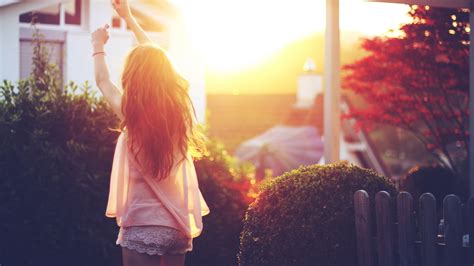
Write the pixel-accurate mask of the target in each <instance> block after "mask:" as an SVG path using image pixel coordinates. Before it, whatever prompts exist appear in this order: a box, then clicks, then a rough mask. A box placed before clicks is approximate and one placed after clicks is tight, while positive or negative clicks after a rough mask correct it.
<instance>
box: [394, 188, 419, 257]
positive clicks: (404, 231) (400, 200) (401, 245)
mask: <svg viewBox="0 0 474 266" xmlns="http://www.w3.org/2000/svg"><path fill="white" fill-rule="evenodd" d="M397 216H398V219H397V220H398V252H399V254H400V263H399V265H400V266H412V265H415V255H414V247H415V246H414V243H415V230H414V221H413V197H412V196H411V194H410V193H408V192H405V191H403V192H400V194H398V196H397Z"/></svg>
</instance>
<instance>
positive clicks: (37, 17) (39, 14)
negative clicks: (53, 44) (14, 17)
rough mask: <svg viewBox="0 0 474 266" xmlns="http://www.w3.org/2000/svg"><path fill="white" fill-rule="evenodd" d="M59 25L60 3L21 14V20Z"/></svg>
mask: <svg viewBox="0 0 474 266" xmlns="http://www.w3.org/2000/svg"><path fill="white" fill-rule="evenodd" d="M33 21H34V22H36V23H41V24H52V25H59V5H54V6H49V7H46V8H42V9H39V10H35V11H33V12H28V13H24V14H21V15H20V22H25V23H31V22H33Z"/></svg>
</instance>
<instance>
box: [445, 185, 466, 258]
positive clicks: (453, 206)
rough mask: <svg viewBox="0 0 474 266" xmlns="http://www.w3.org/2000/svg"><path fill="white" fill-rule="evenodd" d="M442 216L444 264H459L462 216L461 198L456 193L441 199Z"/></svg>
mask: <svg viewBox="0 0 474 266" xmlns="http://www.w3.org/2000/svg"><path fill="white" fill-rule="evenodd" d="M443 216H444V223H445V226H446V231H445V240H446V265H461V258H462V218H461V200H460V199H459V197H458V196H456V195H452V194H451V195H447V196H446V197H444V200H443Z"/></svg>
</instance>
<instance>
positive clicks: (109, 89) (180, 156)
mask: <svg viewBox="0 0 474 266" xmlns="http://www.w3.org/2000/svg"><path fill="white" fill-rule="evenodd" d="M112 5H113V7H114V8H115V10H116V11H117V13H118V14H119V15H120V16H121V17H122V18H123V19H125V21H126V22H127V25H128V27H129V28H130V29H131V30H132V31H133V33H134V34H135V36H136V38H137V40H138V42H139V43H140V44H139V45H137V46H136V47H134V48H133V49H132V50H131V51H130V53H129V54H128V56H127V59H126V62H125V66H124V70H123V73H122V89H123V92H122V91H121V90H120V89H119V88H118V87H117V86H115V85H114V84H113V82H112V81H111V80H110V77H109V71H108V67H107V63H106V60H105V57H106V54H105V44H106V43H107V40H108V38H109V35H108V25H106V26H104V27H102V28H99V29H97V30H96V31H95V32H93V33H92V46H93V50H94V51H93V54H92V56H93V59H94V72H95V79H96V83H97V86H98V87H99V89H100V90H101V92H102V94H103V95H104V97H105V99H106V101H107V102H108V103H109V104H110V106H111V108H112V110H113V111H114V112H115V114H117V116H118V117H119V118H120V119H121V134H120V136H119V138H118V141H117V146H116V150H115V155H114V161H113V165H112V173H111V182H110V191H109V201H108V205H107V211H106V216H108V217H116V219H117V224H118V225H119V226H120V231H119V234H118V238H117V244H118V245H120V246H121V247H122V258H123V263H124V265H125V266H128V265H141V266H142V265H143V266H146V265H184V260H185V253H186V252H188V251H191V250H192V239H193V238H195V237H197V236H198V235H199V234H200V233H201V231H202V216H203V215H206V214H208V213H209V208H208V207H207V205H206V202H205V201H204V199H203V198H202V195H201V192H200V191H199V187H198V182H197V178H196V172H195V169H194V165H193V161H192V158H191V154H192V153H193V151H196V150H197V149H196V148H197V147H198V146H199V145H198V143H199V141H198V140H199V138H197V136H196V134H195V131H194V130H193V126H194V121H195V120H194V109H193V107H192V103H191V100H190V98H189V95H188V83H187V82H186V80H185V79H183V78H182V77H181V76H180V75H179V74H178V73H177V71H176V70H175V68H174V67H173V65H172V63H171V62H170V59H169V58H168V56H167V54H166V52H165V51H163V50H162V49H161V48H159V47H158V46H156V45H155V44H152V41H151V40H150V38H149V37H148V36H147V34H146V33H145V32H144V31H143V29H142V28H141V27H140V25H139V24H138V23H137V22H136V20H135V19H134V18H133V16H132V14H131V12H130V7H129V4H128V1H126V0H125V1H123V0H122V1H113V2H112Z"/></svg>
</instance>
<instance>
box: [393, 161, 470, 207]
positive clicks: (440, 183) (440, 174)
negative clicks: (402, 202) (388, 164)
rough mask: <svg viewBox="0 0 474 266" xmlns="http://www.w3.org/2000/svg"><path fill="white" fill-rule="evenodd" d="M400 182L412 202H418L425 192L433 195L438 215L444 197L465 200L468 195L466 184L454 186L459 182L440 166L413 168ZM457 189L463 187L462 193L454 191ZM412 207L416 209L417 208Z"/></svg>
mask: <svg viewBox="0 0 474 266" xmlns="http://www.w3.org/2000/svg"><path fill="white" fill-rule="evenodd" d="M402 181H403V182H402V184H403V186H402V188H403V190H406V191H408V192H410V193H411V194H412V196H413V199H414V200H418V199H419V197H420V196H421V194H423V193H425V192H429V193H431V194H433V195H434V196H435V198H436V203H437V207H438V210H439V211H440V213H441V210H442V207H443V199H444V197H445V196H446V195H448V194H456V195H458V196H460V197H461V198H462V199H463V200H466V198H467V194H468V193H467V192H468V191H467V188H468V186H467V184H463V185H462V186H460V185H456V182H459V181H460V180H458V179H457V177H456V176H455V174H454V173H453V171H452V170H451V169H448V168H445V167H443V166H440V165H422V166H415V167H413V168H412V169H410V171H408V173H407V174H406V176H405V177H403V180H402ZM459 187H463V188H464V189H463V191H456V188H459ZM415 205H417V204H415ZM414 207H415V209H416V208H417V207H418V206H414Z"/></svg>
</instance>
